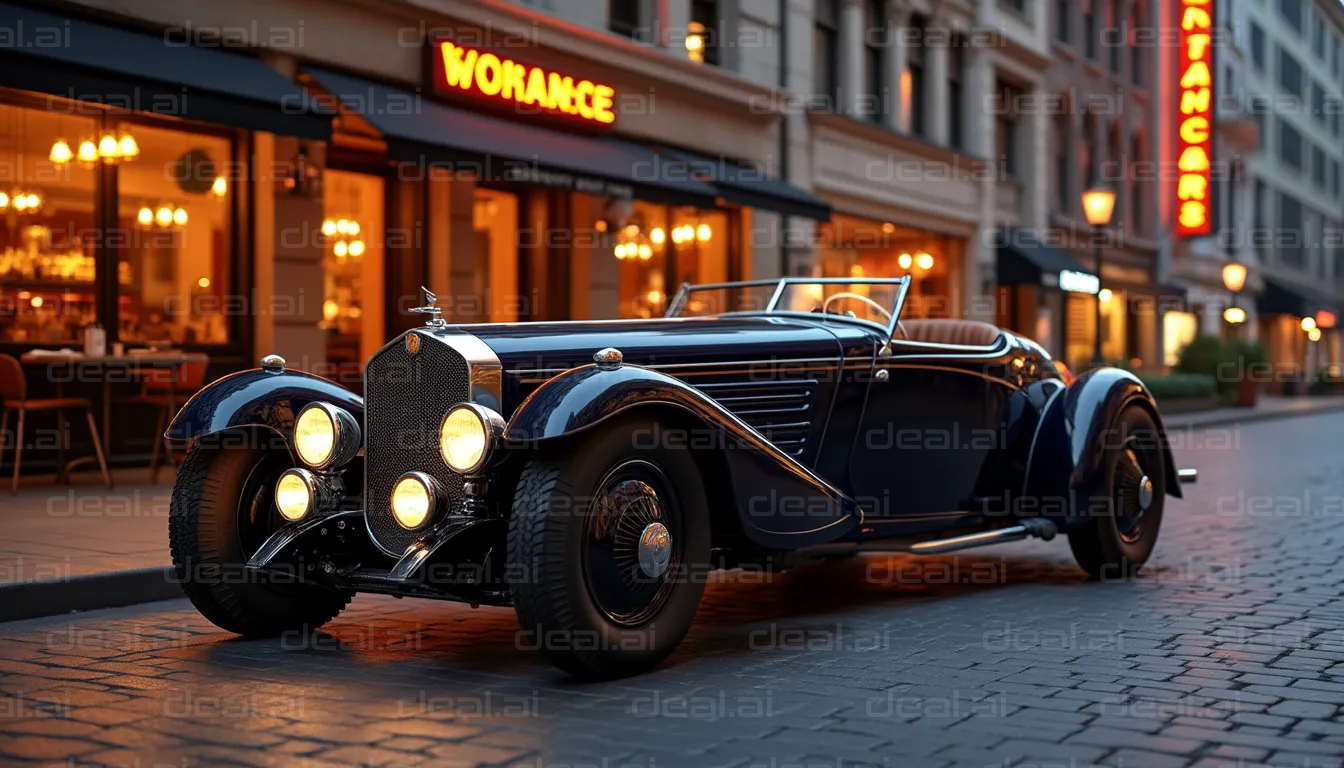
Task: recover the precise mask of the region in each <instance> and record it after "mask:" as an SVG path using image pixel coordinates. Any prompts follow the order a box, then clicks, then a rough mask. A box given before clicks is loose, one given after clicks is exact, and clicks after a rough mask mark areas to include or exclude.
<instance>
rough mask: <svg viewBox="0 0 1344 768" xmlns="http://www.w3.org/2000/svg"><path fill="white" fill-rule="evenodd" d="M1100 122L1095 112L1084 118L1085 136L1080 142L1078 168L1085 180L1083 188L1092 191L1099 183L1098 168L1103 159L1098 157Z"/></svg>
mask: <svg viewBox="0 0 1344 768" xmlns="http://www.w3.org/2000/svg"><path fill="white" fill-rule="evenodd" d="M1099 125H1100V121H1099V120H1098V119H1097V115H1096V113H1095V112H1091V111H1089V112H1088V113H1087V116H1086V117H1084V118H1083V136H1082V141H1081V142H1079V144H1080V145H1081V146H1080V148H1079V149H1080V151H1079V153H1078V168H1079V169H1080V170H1081V173H1080V176H1081V177H1082V179H1083V188H1084V189H1090V188H1091V187H1092V186H1093V185H1094V184H1096V183H1097V167H1098V165H1099V164H1100V160H1101V158H1100V157H1098V152H1097V146H1096V140H1097V129H1098V126H1099Z"/></svg>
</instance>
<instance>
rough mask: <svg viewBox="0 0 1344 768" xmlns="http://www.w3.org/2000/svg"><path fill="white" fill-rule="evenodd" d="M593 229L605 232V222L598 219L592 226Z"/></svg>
mask: <svg viewBox="0 0 1344 768" xmlns="http://www.w3.org/2000/svg"><path fill="white" fill-rule="evenodd" d="M593 229H596V230H597V231H598V232H606V231H607V222H606V221H605V220H603V219H598V220H597V222H596V223H595V224H593Z"/></svg>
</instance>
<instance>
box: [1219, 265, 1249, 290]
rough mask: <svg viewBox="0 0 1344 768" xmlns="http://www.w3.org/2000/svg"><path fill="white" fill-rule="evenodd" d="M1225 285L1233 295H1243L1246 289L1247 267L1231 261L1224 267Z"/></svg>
mask: <svg viewBox="0 0 1344 768" xmlns="http://www.w3.org/2000/svg"><path fill="white" fill-rule="evenodd" d="M1223 285H1224V286H1225V287H1226V288H1227V290H1229V291H1231V292H1232V293H1241V289H1242V288H1244V287H1246V265H1245V264H1238V263H1237V262H1235V261H1229V262H1228V263H1227V264H1224V265H1223Z"/></svg>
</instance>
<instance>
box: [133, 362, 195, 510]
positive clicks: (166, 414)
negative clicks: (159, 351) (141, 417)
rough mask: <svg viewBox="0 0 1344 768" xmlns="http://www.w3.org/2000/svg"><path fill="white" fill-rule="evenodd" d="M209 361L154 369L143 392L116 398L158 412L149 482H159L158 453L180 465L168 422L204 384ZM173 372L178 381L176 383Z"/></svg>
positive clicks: (143, 379) (142, 382)
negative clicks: (168, 435) (174, 368)
mask: <svg viewBox="0 0 1344 768" xmlns="http://www.w3.org/2000/svg"><path fill="white" fill-rule="evenodd" d="M209 365H210V360H209V359H208V358H207V359H203V360H192V361H191V362H187V363H183V364H181V365H179V366H178V367H177V369H176V371H174V370H173V369H170V368H154V369H151V370H149V371H148V372H146V373H145V374H144V375H143V376H142V377H141V379H140V393H139V394H136V395H130V396H128V397H114V398H112V402H113V404H118V405H148V406H150V407H152V408H154V409H155V410H156V411H157V412H158V422H157V424H156V426H155V427H154V447H153V448H152V449H151V450H150V454H149V481H150V482H151V483H157V482H158V481H159V458H160V456H159V454H160V452H162V453H165V454H167V456H168V461H169V462H171V463H172V465H173V466H174V467H176V466H177V456H176V454H174V453H173V446H172V445H171V444H170V443H169V442H168V440H167V438H165V437H164V436H163V433H164V431H165V430H167V429H168V424H169V422H170V421H172V418H173V416H174V415H175V414H176V413H177V410H178V409H179V408H181V407H182V405H183V404H184V403H186V402H187V400H189V399H191V396H192V395H194V394H195V393H196V390H198V389H200V388H201V387H203V386H205V371H206V368H208V367H209ZM174 373H176V383H175V384H174V378H173V377H174Z"/></svg>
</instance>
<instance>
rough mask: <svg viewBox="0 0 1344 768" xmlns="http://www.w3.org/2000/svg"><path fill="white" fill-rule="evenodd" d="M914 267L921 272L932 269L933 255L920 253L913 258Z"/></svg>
mask: <svg viewBox="0 0 1344 768" xmlns="http://www.w3.org/2000/svg"><path fill="white" fill-rule="evenodd" d="M915 266H917V267H919V268H920V269H923V270H930V269H933V254H931V253H920V254H917V255H916V256H915Z"/></svg>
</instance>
